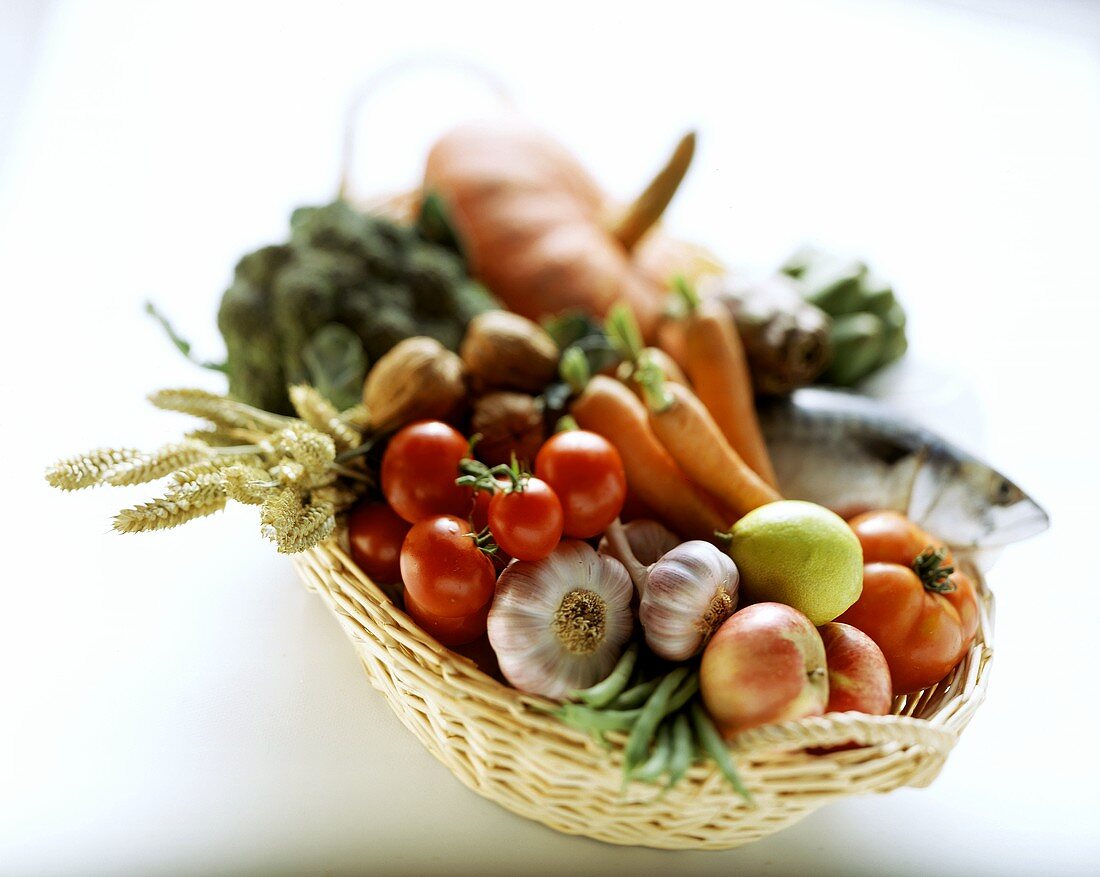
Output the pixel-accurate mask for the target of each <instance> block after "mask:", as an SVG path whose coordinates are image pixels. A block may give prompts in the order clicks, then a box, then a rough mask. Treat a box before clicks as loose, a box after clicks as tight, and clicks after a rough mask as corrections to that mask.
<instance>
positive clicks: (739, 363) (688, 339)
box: [661, 281, 779, 487]
mask: <svg viewBox="0 0 1100 877" xmlns="http://www.w3.org/2000/svg"><path fill="white" fill-rule="evenodd" d="M677 292H678V293H679V295H680V296H681V297H682V298H683V303H684V309H685V314H684V316H683V318H682V319H683V322H682V326H683V328H682V331H681V332H677V329H676V327H675V323H674V324H672V325H671V326H669V327H667V328H666V329H665V330H664V332H663V334H662V336H661V337H662V340H663V341H664V343H666V344H669V345H670V346H671V347H672V348H673V350H674V351H675V353H673V352H671V351H670V355H672V356H673V358H675V359H677V360H678V361H679V362H680V364H681V365H682V366H683V368H684V371H685V372H687V375H688V377H689V378H690V379H691V385H692V387H693V388H694V389H695V395H697V396H698V397H699V400H700V401H701V402H702V403H703V404H704V405H705V406H706V408H707V410H708V411H709V412H710V414H711V417H713V418H714V422H715V423H717V424H718V428H719V429H720V430H721V431H722V435H724V436H725V437H726V441H728V442H729V444H730V447H732V448H733V449H734V450H735V451H737V453H738V454H739V455H740V457H741V459H743V460H744V461H745V462H746V463H748V465H749V466H750V467H751V468H752V470H753V471H754V472H756V474H757V475H759V476H760V477H761V478H763V479H764V481H766V482H767V483H768V484H770V485H771V486H772V487H776V486H778V483H779V482H778V481H777V479H776V477H775V469H774V468H773V467H772V461H771V457H770V456H768V446H767V445H766V444H765V443H764V436H763V434H762V433H761V431H760V421H759V420H758V419H757V417H756V399H755V396H754V394H753V388H752V375H751V374H750V373H749V363H748V359H747V358H746V356H745V348H744V345H743V344H742V343H741V336H740V335H739V334H738V332H737V325H736V324H735V323H734V321H733V317H732V316H731V315H730V312H729V311H728V310H726V309H725V308H724V307H722V305H721V304H719V303H718V302H715V301H700V300H699V297H698V295H696V293H695V291H694V290H693V289H691V288H690V287H689V286H688V285H687V284H686V283H684V282H683V281H680V282H678V283H677Z"/></svg>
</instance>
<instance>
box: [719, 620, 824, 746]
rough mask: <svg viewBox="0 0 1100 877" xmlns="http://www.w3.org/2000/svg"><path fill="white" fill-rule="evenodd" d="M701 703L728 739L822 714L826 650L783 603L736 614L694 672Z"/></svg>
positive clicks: (818, 637)
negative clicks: (696, 674)
mask: <svg viewBox="0 0 1100 877" xmlns="http://www.w3.org/2000/svg"><path fill="white" fill-rule="evenodd" d="M699 687H700V690H701V692H702V695H703V704H704V705H705V706H706V708H707V712H709V713H710V715H711V718H713V719H714V723H715V724H716V725H717V726H718V729H719V730H720V731H721V732H722V733H723V734H724V735H725V736H726V737H727V738H729V737H733V736H734V735H736V734H738V733H740V732H741V731H746V730H748V729H749V728H755V727H756V726H757V725H766V724H769V723H771V722H785V721H788V720H791V719H802V718H805V717H806V716H819V715H821V714H822V713H824V712H825V706H826V704H827V703H828V700H829V678H828V674H827V672H826V665H825V645H824V643H822V641H821V635H820V634H819V633H818V632H817V628H815V627H814V625H813V623H812V622H811V621H810V619H808V618H807V617H806V616H805V615H803V614H802V613H801V612H799V611H798V610H797V609H794V608H792V607H790V606H787V605H784V604H783V603H755V604H753V605H751V606H746V607H745V608H744V609H742V610H740V611H739V612H735V613H734V614H733V615H731V616H730V617H729V618H728V619H726V621H725V623H724V624H723V625H722V626H721V627H720V628H718V630H717V632H716V633H715V634H714V636H713V637H712V638H711V641H710V642H709V643H708V644H707V648H706V650H705V651H704V652H703V662H702V665H701V666H700V668H699Z"/></svg>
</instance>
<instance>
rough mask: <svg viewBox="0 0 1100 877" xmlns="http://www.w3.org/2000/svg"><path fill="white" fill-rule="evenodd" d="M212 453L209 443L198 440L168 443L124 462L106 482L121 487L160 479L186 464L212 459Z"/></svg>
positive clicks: (113, 471)
mask: <svg viewBox="0 0 1100 877" xmlns="http://www.w3.org/2000/svg"><path fill="white" fill-rule="evenodd" d="M211 453H212V452H211V450H210V446H209V445H206V444H204V443H203V442H198V441H194V440H186V441H182V442H179V443H177V444H171V445H165V446H164V447H163V448H160V449H158V450H156V451H153V452H152V453H148V454H137V455H136V456H134V457H132V458H131V459H129V460H126V461H124V462H123V463H120V464H119V465H118V466H116V467H115V468H114V469H113V470H112V471H111V473H110V474H109V475H108V476H107V478H106V482H107V483H108V484H113V485H115V486H116V487H119V486H126V485H130V484H145V483H146V482H148V481H156V480H157V479H158V478H163V477H164V476H165V475H169V474H171V473H172V472H175V471H176V470H177V469H181V468H183V467H184V466H189V465H191V464H192V463H197V462H199V461H200V460H204V459H208V458H209V457H210V455H211Z"/></svg>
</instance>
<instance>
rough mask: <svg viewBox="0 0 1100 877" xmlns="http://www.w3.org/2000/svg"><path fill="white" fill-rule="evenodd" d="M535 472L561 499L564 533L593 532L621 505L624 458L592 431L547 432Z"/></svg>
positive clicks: (585, 535) (586, 534)
mask: <svg viewBox="0 0 1100 877" xmlns="http://www.w3.org/2000/svg"><path fill="white" fill-rule="evenodd" d="M535 474H536V475H538V477H539V478H541V479H543V480H544V481H545V482H546V483H547V484H549V485H550V486H551V487H552V488H553V489H554V492H555V493H556V494H557V495H558V499H559V500H561V506H562V511H563V513H564V527H563V531H564V533H565V535H566V536H572V537H573V538H575V539H591V538H592V537H593V536H598V535H599V534H600V533H602V532H603V531H604V530H606V529H607V528H608V527H609V526H610V525H611V522H612V521H614V520H615V518H617V517H618V516H619V514H620V513H621V512H622V510H623V503H624V502H625V501H626V473H625V472H624V471H623V461H622V459H621V458H620V457H619V452H618V451H617V450H615V446H614V445H613V444H611V442H609V441H608V440H607V439H605V438H604V437H603V436H600V435H597V434H596V433H594V432H588V431H586V430H583V429H573V430H568V431H567V432H559V433H558V434H557V435H555V436H553V437H551V438H550V440H549V441H547V442H546V444H544V445H543V446H542V448H541V449H540V450H539V454H538V457H537V458H536V459H535Z"/></svg>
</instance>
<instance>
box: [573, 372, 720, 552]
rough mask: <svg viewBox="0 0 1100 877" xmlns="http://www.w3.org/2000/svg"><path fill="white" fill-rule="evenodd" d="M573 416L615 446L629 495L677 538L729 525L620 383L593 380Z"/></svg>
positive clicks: (699, 536)
mask: <svg viewBox="0 0 1100 877" xmlns="http://www.w3.org/2000/svg"><path fill="white" fill-rule="evenodd" d="M571 383H574V382H573V381H571ZM574 385H576V384H574ZM572 414H573V417H574V419H575V420H576V421H577V423H578V424H580V426H581V427H582V428H583V429H588V430H591V431H592V432H596V433H599V434H600V435H602V436H603V437H604V438H606V439H607V440H608V441H609V442H611V443H612V444H613V445H615V448H616V450H618V452H619V456H620V457H622V460H623V469H624V470H625V471H626V482H627V486H628V487H629V488H630V493H632V494H634V495H635V496H637V497H638V499H640V500H641V501H642V503H644V504H645V505H646V506H648V507H649V508H651V509H653V510H654V511H655V512H656V513H657V514H658V515H659V517H660V518H661V519H662V520H663V521H664V522H665V523H666V524H667V525H668V526H669V527H671V528H672V529H673V530H675V531H676V532H677V533H679V534H680V535H681V536H685V537H687V538H689V539H713V538H714V533H715V531H716V530H717V531H721V530H725V529H727V528H728V527H729V526H730V524H731V523H732V521H727V520H726V519H725V517H724V516H723V515H722V514H721V513H720V512H719V511H718V510H717V508H716V507H715V505H714V503H713V502H712V501H711V500H710V498H709V497H707V496H706V494H705V493H704V492H703V491H702V490H700V489H699V488H698V487H696V486H695V485H694V484H692V483H691V481H689V480H688V478H687V476H686V475H685V474H684V473H683V472H682V471H681V470H680V467H679V466H677V465H676V463H675V462H673V459H672V457H671V456H670V455H669V453H668V451H666V450H665V449H664V448H663V447H662V446H661V443H660V442H659V441H658V440H657V437H656V436H655V435H654V434H653V431H652V430H651V429H650V427H649V422H648V421H649V418H648V416H647V414H646V409H645V405H643V404H642V402H641V401H640V400H639V399H638V397H637V396H635V395H634V394H633V393H631V392H630V390H628V389H627V388H626V387H624V386H623V385H622V384H620V383H619V382H618V381H616V380H614V379H613V378H609V377H605V376H603V375H597V376H596V377H594V378H592V379H591V380H590V381H588V383H587V385H586V386H585V387H584V389H583V391H582V392H581V394H580V395H579V396H578V397H577V398H576V399H575V400H574V402H573V407H572Z"/></svg>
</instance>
